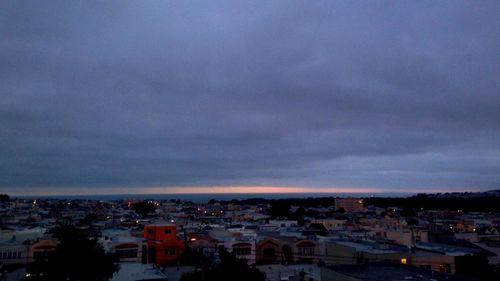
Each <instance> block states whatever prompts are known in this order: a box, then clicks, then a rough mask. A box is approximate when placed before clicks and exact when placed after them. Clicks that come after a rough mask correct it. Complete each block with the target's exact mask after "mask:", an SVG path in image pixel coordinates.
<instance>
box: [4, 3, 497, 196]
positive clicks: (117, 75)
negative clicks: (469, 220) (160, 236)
mask: <svg viewBox="0 0 500 281" xmlns="http://www.w3.org/2000/svg"><path fill="white" fill-rule="evenodd" d="M498 15H500V1H457V0H454V1H438V2H436V1H97V2H94V1H14V0H4V1H0V193H2V192H3V193H10V194H81V193H123V192H126V193H144V192H157V193H163V192H180V193H182V192H206V193H210V192H236V191H237V192H331V191H341V192H366V191H373V192H437V191H481V190H490V189H497V188H499V186H500V184H499V183H500V16H498Z"/></svg>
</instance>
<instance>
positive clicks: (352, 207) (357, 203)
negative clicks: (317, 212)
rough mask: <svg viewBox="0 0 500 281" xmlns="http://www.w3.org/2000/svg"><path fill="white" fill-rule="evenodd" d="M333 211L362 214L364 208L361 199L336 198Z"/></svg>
mask: <svg viewBox="0 0 500 281" xmlns="http://www.w3.org/2000/svg"><path fill="white" fill-rule="evenodd" d="M334 204H335V209H336V210H338V209H344V210H345V211H346V212H363V211H364V209H365V206H364V205H363V199H361V198H336V199H335V201H334Z"/></svg>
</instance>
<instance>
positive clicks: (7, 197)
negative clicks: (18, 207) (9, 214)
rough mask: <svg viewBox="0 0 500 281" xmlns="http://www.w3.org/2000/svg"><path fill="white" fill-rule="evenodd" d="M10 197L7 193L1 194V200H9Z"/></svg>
mask: <svg viewBox="0 0 500 281" xmlns="http://www.w3.org/2000/svg"><path fill="white" fill-rule="evenodd" d="M9 201H10V197H9V195H7V194H0V202H9Z"/></svg>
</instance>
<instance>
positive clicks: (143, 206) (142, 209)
mask: <svg viewBox="0 0 500 281" xmlns="http://www.w3.org/2000/svg"><path fill="white" fill-rule="evenodd" d="M132 209H133V210H134V211H135V212H136V213H137V214H138V215H140V216H141V217H143V218H144V217H146V216H147V215H148V214H151V213H154V211H156V206H155V204H153V203H149V202H148V201H143V202H139V203H135V204H134V205H132Z"/></svg>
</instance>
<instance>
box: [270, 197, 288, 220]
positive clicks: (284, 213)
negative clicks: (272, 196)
mask: <svg viewBox="0 0 500 281" xmlns="http://www.w3.org/2000/svg"><path fill="white" fill-rule="evenodd" d="M268 214H269V215H270V216H271V217H272V218H290V217H291V216H292V212H291V211H290V204H288V203H286V202H282V201H275V202H273V203H271V208H269V210H268Z"/></svg>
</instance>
